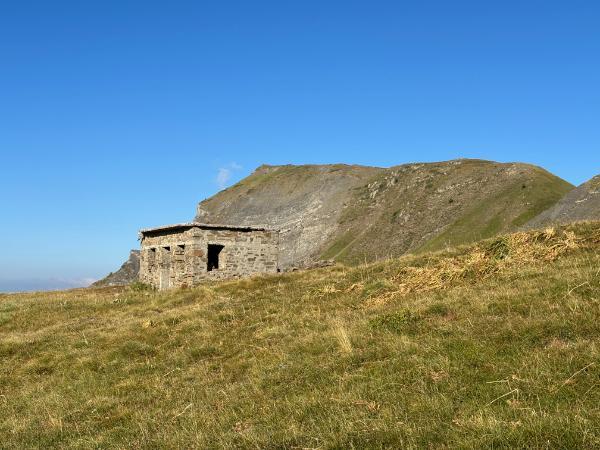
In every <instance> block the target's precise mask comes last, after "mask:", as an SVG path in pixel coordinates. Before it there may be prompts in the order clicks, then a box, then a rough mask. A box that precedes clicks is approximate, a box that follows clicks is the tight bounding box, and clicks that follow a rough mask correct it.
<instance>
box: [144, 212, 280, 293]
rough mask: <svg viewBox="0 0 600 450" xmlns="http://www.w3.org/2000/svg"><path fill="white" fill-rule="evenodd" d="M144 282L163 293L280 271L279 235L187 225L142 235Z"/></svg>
mask: <svg viewBox="0 0 600 450" xmlns="http://www.w3.org/2000/svg"><path fill="white" fill-rule="evenodd" d="M140 241H141V254H140V281H141V282H143V283H148V284H150V285H152V286H155V287H156V288H158V289H168V288H170V287H184V286H192V285H194V284H197V283H199V282H200V281H203V280H214V279H224V278H237V277H244V276H249V275H254V274H259V273H276V272H278V257H279V232H277V231H274V230H268V229H265V228H255V227H243V226H229V225H213V224H202V223H196V222H191V223H181V224H176V225H167V226H163V227H157V228H147V229H144V230H141V231H140Z"/></svg>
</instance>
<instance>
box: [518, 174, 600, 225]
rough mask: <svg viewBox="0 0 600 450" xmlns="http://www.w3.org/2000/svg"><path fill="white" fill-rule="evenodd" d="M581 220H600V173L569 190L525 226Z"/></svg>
mask: <svg viewBox="0 0 600 450" xmlns="http://www.w3.org/2000/svg"><path fill="white" fill-rule="evenodd" d="M579 220H600V175H597V176H595V177H594V178H592V179H591V180H589V181H587V182H586V183H583V184H582V185H580V186H578V187H577V188H575V189H573V190H572V191H570V192H568V193H567V194H566V195H565V196H564V197H563V198H562V199H560V200H559V201H558V203H556V204H555V205H554V206H553V207H551V208H549V209H547V210H546V211H543V212H542V213H541V214H539V215H538V216H536V217H534V218H533V219H532V220H530V221H529V222H528V223H527V224H526V226H525V227H526V228H540V227H544V226H548V225H555V224H564V223H569V222H575V221H579Z"/></svg>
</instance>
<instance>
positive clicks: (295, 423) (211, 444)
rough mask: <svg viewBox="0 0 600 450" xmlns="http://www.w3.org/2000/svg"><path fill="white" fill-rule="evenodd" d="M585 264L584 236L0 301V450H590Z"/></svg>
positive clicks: (596, 347) (592, 400)
mask: <svg viewBox="0 0 600 450" xmlns="http://www.w3.org/2000/svg"><path fill="white" fill-rule="evenodd" d="M535 233H537V234H535ZM599 250H600V224H599V223H587V224H578V225H575V226H570V227H567V228H563V229H559V230H553V231H548V230H547V231H544V232H531V233H527V234H523V233H521V234H517V235H511V236H506V237H503V238H499V239H494V240H491V241H486V242H484V243H481V244H478V245H476V246H470V247H462V248H458V249H452V250H450V251H448V252H445V253H436V254H425V255H420V256H408V257H405V258H402V259H397V260H391V261H387V262H383V263H377V264H371V265H363V266H360V267H354V268H347V267H344V266H336V267H332V268H327V269H319V270H313V271H305V272H297V273H290V274H283V275H278V276H270V277H258V278H254V279H251V280H240V281H230V282H220V283H213V284H206V285H203V286H200V287H197V288H194V289H187V290H179V291H171V292H167V293H161V292H154V291H149V290H146V289H142V288H140V286H135V288H133V289H132V288H101V289H79V290H72V291H64V292H46V293H31V294H16V295H0V447H2V448H238V447H241V448H273V449H274V448H339V449H345V448H428V447H429V448H523V447H527V448H578V447H579V448H593V447H599V446H600V431H599V430H600V406H599V405H600V252H599Z"/></svg>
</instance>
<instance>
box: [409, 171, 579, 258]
mask: <svg viewBox="0 0 600 450" xmlns="http://www.w3.org/2000/svg"><path fill="white" fill-rule="evenodd" d="M534 170H535V172H536V174H537V178H536V179H535V182H534V183H533V182H529V183H528V182H525V183H523V182H516V183H514V184H512V185H509V186H507V187H506V188H504V189H502V190H501V191H500V192H499V193H498V194H497V195H496V196H495V197H493V198H492V199H486V201H484V202H480V203H477V204H475V205H474V206H473V207H472V208H471V210H470V211H468V212H467V213H466V214H465V215H463V216H462V217H460V218H459V219H458V220H457V221H456V222H454V223H453V224H451V225H450V226H448V227H447V228H446V229H445V230H444V231H443V232H442V233H440V234H438V235H437V236H435V237H434V238H433V239H431V240H429V241H428V242H426V243H425V244H424V245H423V246H421V248H419V249H418V251H420V252H427V251H433V250H439V249H443V248H445V247H453V246H456V245H462V244H466V243H469V242H474V241H477V240H481V239H487V238H489V237H492V236H494V235H496V234H498V233H500V232H502V231H504V232H506V231H514V230H516V229H517V228H518V227H520V226H521V225H524V224H525V223H527V222H528V221H529V220H531V219H532V218H534V217H535V216H537V215H538V214H540V213H541V212H542V211H544V210H546V209H548V208H550V207H551V206H552V205H554V204H555V203H556V202H557V201H558V200H560V198H562V196H563V195H565V194H566V193H567V192H568V191H569V190H571V189H572V188H573V186H571V185H570V184H569V183H567V182H565V181H564V180H561V179H560V178H557V177H555V176H553V175H551V174H550V173H548V172H546V171H544V170H542V169H540V168H534ZM515 205H520V207H521V209H522V211H521V212H520V214H518V215H517V216H516V217H515V218H514V219H510V220H507V218H510V217H512V216H513V215H514V213H512V212H511V211H512V210H513V209H514V208H515Z"/></svg>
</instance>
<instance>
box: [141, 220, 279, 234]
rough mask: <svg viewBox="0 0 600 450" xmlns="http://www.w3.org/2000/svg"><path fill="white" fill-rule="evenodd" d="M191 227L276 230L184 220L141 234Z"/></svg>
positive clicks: (144, 231)
mask: <svg viewBox="0 0 600 450" xmlns="http://www.w3.org/2000/svg"><path fill="white" fill-rule="evenodd" d="M189 228H204V229H211V230H231V231H276V230H272V229H269V228H264V227H251V226H244V225H225V224H221V223H200V222H184V223H175V224H172V225H163V226H161V227H154V228H143V229H141V230H140V235H142V236H143V235H144V234H146V233H155V232H160V231H172V230H184V229H189Z"/></svg>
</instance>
